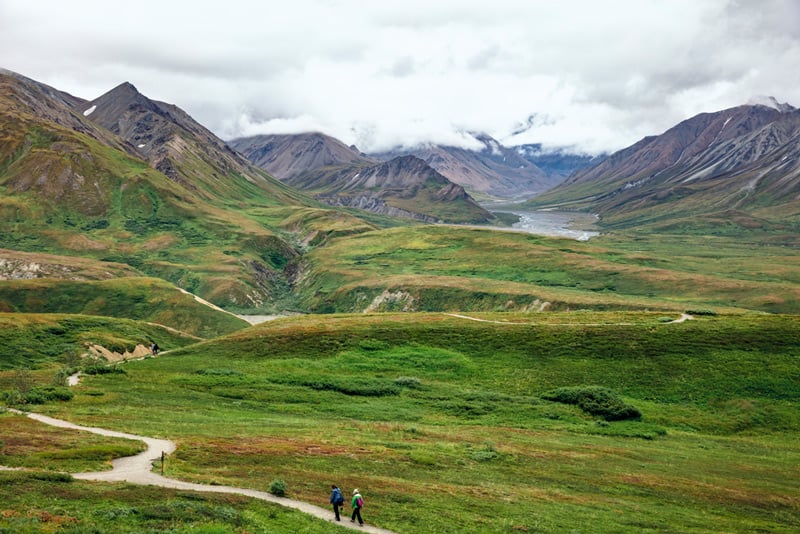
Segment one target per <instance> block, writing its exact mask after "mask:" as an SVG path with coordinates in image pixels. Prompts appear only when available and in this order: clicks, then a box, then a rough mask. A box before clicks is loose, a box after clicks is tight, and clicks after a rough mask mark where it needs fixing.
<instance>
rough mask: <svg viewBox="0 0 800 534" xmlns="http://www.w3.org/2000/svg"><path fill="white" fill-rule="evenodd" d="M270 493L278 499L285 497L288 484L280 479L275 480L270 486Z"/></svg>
mask: <svg viewBox="0 0 800 534" xmlns="http://www.w3.org/2000/svg"><path fill="white" fill-rule="evenodd" d="M269 492H270V493H271V494H273V495H275V496H276V497H285V496H286V482H285V481H283V480H282V479H280V478H278V479H276V480H273V481H272V484H270V485H269Z"/></svg>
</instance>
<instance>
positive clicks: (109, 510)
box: [0, 310, 800, 533]
mask: <svg viewBox="0 0 800 534" xmlns="http://www.w3.org/2000/svg"><path fill="white" fill-rule="evenodd" d="M462 315H465V316H468V317H469V318H466V317H457V316H454V315H448V314H446V313H398V314H391V313H386V314H358V315H328V316H313V315H310V316H299V317H293V318H286V319H281V320H277V321H273V322H270V323H264V324H262V325H259V326H255V327H251V328H247V329H243V330H239V331H237V332H234V333H231V334H228V335H227V336H224V337H220V338H217V339H213V340H208V341H201V342H197V343H191V344H184V345H183V346H182V348H175V349H174V350H171V351H170V352H169V353H168V354H165V355H164V356H162V357H159V358H149V359H145V360H140V361H129V362H126V363H124V364H121V371H120V372H109V373H103V374H94V375H89V376H85V377H84V379H83V381H82V382H81V384H80V385H79V386H77V387H75V388H73V392H74V397H73V398H72V399H71V400H69V401H51V402H47V403H45V404H41V405H37V406H35V409H36V411H40V412H44V413H47V414H50V415H53V416H57V417H62V418H66V419H69V420H71V421H74V422H76V423H79V424H84V425H89V426H99V427H104V428H110V429H114V430H120V431H125V432H132V433H138V434H143V435H148V436H154V437H166V438H169V439H172V440H174V441H176V442H177V444H178V450H177V451H176V452H175V453H174V454H173V455H171V456H170V457H168V459H167V463H166V466H165V471H166V474H167V475H168V476H171V477H175V478H179V479H183V480H190V481H194V482H200V483H205V484H223V485H234V486H240V487H247V488H253V489H258V490H263V491H269V489H270V487H271V484H272V483H273V482H274V481H276V480H283V481H285V483H286V487H287V495H288V496H289V497H291V498H295V499H300V500H304V501H308V502H312V503H316V504H319V505H320V506H327V497H328V488H329V487H330V484H331V483H337V484H338V485H340V486H341V487H342V488H343V489H345V491H351V490H352V488H354V487H358V488H360V489H361V491H362V493H363V494H364V496H365V498H366V502H367V505H366V508H365V510H364V516H365V520H366V521H367V522H368V523H370V524H374V525H378V526H381V527H384V528H388V529H391V530H394V531H396V532H444V533H448V532H453V533H455V532H487V533H493V532H498V533H499V532H795V531H797V530H798V529H800V498H798V495H800V482H798V481H800V476H799V475H800V467H798V466H800V446H798V444H797V439H796V438H797V435H798V432H800V411H798V407H799V406H800V359H799V358H798V356H799V355H798V348H799V347H800V328H798V326H800V321H798V319H797V318H796V317H795V316H790V315H775V314H763V313H717V314H702V315H700V314H698V315H696V316H695V317H694V318H693V319H691V320H688V321H684V322H680V323H674V322H671V321H672V320H674V319H677V318H678V315H679V313H674V312H665V311H663V310H662V311H656V312H633V311H627V312H626V311H606V312H598V311H579V312H575V311H573V312H552V313H522V312H516V313H497V312H484V313H478V312H473V313H467V312H464V313H462ZM475 319H479V320H475ZM58 365H59V362H58V359H57V358H55V357H54V358H53V361H52V362H51V363H49V364H48V362H46V361H43V362H39V364H38V367H37V370H36V373H38V374H36V376H35V377H34V378H35V380H39V381H43V382H44V381H46V380H48V375H49V374H51V373H52V371H53V370H54V369H55V368H56V367H57V366H58ZM14 374H15V371H12V370H8V371H5V372H3V373H2V375H0V378H2V379H4V380H6V384H11V383H13V379H14ZM0 389H3V388H0ZM0 421H2V427H3V428H4V435H3V438H0V439H2V440H3V441H10V438H8V437H6V435H7V434H6V432H8V431H7V430H5V429H8V428H13V429H14V431H13V433H14V434H17V433H20V434H21V435H29V434H30V433H31V432H34V431H33V430H31V429H32V428H35V426H36V425H34V424H32V423H26V424H25V426H24V427H22V426H20V421H22V419H21V418H20V417H19V416H14V415H12V414H4V415H0ZM41 432H42V434H43V435H44V434H45V433H50V434H52V432H51V431H48V430H46V429H45V428H44V427H42V428H41ZM64 439H66V438H64ZM69 439H71V440H75V445H74V446H75V447H78V450H85V451H86V452H85V453H82V454H78V456H80V457H81V458H80V459H75V458H58V457H54V458H47V461H42V460H36V461H31V462H32V463H29V464H25V461H24V460H22V459H21V458H20V456H21V455H22V454H23V453H22V452H20V451H19V450H17V449H14V448H10V447H9V446H8V445H5V444H4V447H3V448H2V449H0V454H2V455H3V456H2V458H3V463H5V464H6V465H28V466H29V467H30V468H32V469H34V470H32V471H21V472H17V471H15V472H5V473H3V472H0V479H2V480H4V483H3V484H2V485H0V496H2V502H3V505H1V506H0V507H2V508H3V509H4V510H0V512H3V513H2V514H0V528H5V529H6V530H9V531H16V530H15V529H17V528H22V527H23V526H24V528H29V529H31V530H29V531H39V530H35V528H41V529H42V530H45V529H47V528H50V527H53V528H50V531H53V532H81V531H86V530H89V531H91V529H92V528H96V529H98V530H99V531H101V532H103V531H110V530H114V531H116V532H142V531H153V532H155V531H171V532H188V531H190V530H191V531H200V532H285V531H297V532H328V531H330V529H331V528H332V527H331V526H330V524H329V523H325V522H323V521H319V520H314V519H312V518H309V517H306V516H302V515H301V514H298V513H296V512H292V511H287V510H278V509H275V507H273V506H271V505H268V504H266V503H255V502H252V501H251V500H248V499H245V498H240V497H221V496H205V495H194V494H191V493H187V492H174V491H167V490H154V489H152V488H139V487H131V486H130V485H124V484H122V485H119V484H118V485H103V484H90V483H85V482H80V481H74V480H69V478H68V477H61V476H57V474H56V473H57V472H58V471H71V470H74V468H75V467H76V466H77V464H76V463H75V462H78V461H80V462H84V463H85V462H89V463H91V462H94V461H96V460H95V459H94V458H97V455H95V456H92V453H91V451H92V450H97V449H98V448H99V449H101V450H104V451H108V450H115V449H114V448H115V447H125V446H126V445H125V444H124V443H123V444H119V443H117V442H116V441H117V440H107V441H104V440H100V442H97V441H96V440H98V439H99V438H96V437H94V438H93V437H91V436H88V435H87V436H71V437H70V438H69ZM37 447H38V449H39V450H41V452H42V453H44V452H45V451H49V450H52V448H53V445H52V443H48V442H44V443H42V444H41V446H38V445H36V444H35V443H34V444H32V445H30V446H29V448H28V449H27V450H26V451H25V452H24V454H25V455H26V457H27V456H31V455H33V454H34V453H36V452H37ZM9 449H10V450H9ZM106 491H107V492H109V493H108V495H109V496H108V497H101V493H102V494H103V495H105V493H104V492H106ZM25 510H27V511H31V510H33V511H35V513H31V512H24V511H25ZM43 514H49V516H48V517H59V518H62V519H61V520H60V521H61V523H59V524H58V525H57V526H56V525H54V524H53V522H52V521H51V522H50V523H47V522H45V521H43V520H42V517H44V516H43ZM112 517H113V519H114V522H113V523H112V522H111V521H110V520H109V518H112ZM63 518H69V519H63ZM26 525H27V526H26ZM48 525H49V526H48ZM34 527H35V528H34ZM81 529H84V530H81ZM20 531H24V529H23V530H20Z"/></svg>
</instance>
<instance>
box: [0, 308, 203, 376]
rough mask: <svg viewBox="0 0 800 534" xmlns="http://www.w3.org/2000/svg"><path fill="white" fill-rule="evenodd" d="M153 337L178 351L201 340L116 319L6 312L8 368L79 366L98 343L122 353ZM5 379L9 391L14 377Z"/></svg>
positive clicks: (0, 340) (2, 330)
mask: <svg viewBox="0 0 800 534" xmlns="http://www.w3.org/2000/svg"><path fill="white" fill-rule="evenodd" d="M151 341H156V342H157V343H158V344H159V347H161V348H162V350H174V349H176V348H179V347H185V346H186V345H190V344H192V343H196V342H197V341H198V338H196V337H194V336H191V335H189V334H185V333H182V332H179V331H177V330H173V329H170V328H166V327H164V326H161V325H157V324H153V323H146V322H143V321H132V320H129V319H117V318H114V317H96V316H86V315H69V314H57V313H46V314H29V313H0V369H2V370H13V369H35V368H48V369H52V368H53V366H56V365H58V364H61V365H65V364H70V365H75V364H76V363H77V360H78V357H79V356H81V355H83V354H86V353H88V352H89V348H90V347H92V346H100V347H104V348H105V349H107V350H109V351H111V352H117V353H120V354H122V353H124V352H126V351H128V352H133V351H134V349H135V348H136V346H137V345H142V346H144V347H149V346H150V342H151ZM68 360H69V361H68ZM4 378H5V379H6V380H5V381H4V385H5V386H6V387H0V389H9V388H10V386H11V383H10V382H9V380H8V378H9V377H4ZM47 385H49V382H48V383H47Z"/></svg>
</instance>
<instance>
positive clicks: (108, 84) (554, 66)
mask: <svg viewBox="0 0 800 534" xmlns="http://www.w3.org/2000/svg"><path fill="white" fill-rule="evenodd" d="M112 11H113V10H112ZM115 17H121V18H124V23H123V22H120V23H119V24H117V23H115V22H114V20H115ZM798 20H800V4H798V3H797V2H794V1H792V0H766V1H758V2H755V1H735V0H708V1H704V2H696V1H695V0H691V1H690V0H671V1H669V2H663V1H659V0H613V1H609V2H581V1H578V0H565V1H563V2H518V1H516V0H497V1H496V2H493V3H491V4H487V3H486V2H484V1H480V2H479V1H477V0H460V1H455V0H440V1H437V2H434V3H431V2H427V1H424V2H423V1H422V0H405V1H403V2H400V1H397V0H387V1H385V2H369V3H363V2H360V1H356V0H297V1H296V2H293V3H291V4H287V5H282V6H280V7H276V6H274V5H269V4H253V3H251V2H244V1H242V0H230V1H229V2H226V3H225V4H224V5H220V4H219V3H217V2H213V3H212V2H209V1H206V0H198V1H197V2H194V3H193V4H192V5H191V7H190V8H186V7H185V6H183V7H182V6H181V5H178V4H177V3H175V4H173V3H164V2H158V3H157V2H154V1H153V0H140V1H139V2H137V3H135V4H131V5H130V6H126V8H125V10H124V12H120V13H118V14H115V13H112V12H110V11H109V6H108V3H107V2H100V1H98V0H82V1H76V2H72V3H69V4H65V3H46V4H43V3H36V2H33V3H31V2H27V3H22V2H14V1H12V0H0V66H2V67H5V68H8V69H11V70H14V71H17V72H19V73H21V74H23V75H26V76H29V77H32V78H35V79H37V80H40V81H43V82H45V83H48V84H50V85H53V86H55V87H58V88H59V89H63V90H66V91H68V92H71V93H73V94H75V95H77V96H81V97H84V98H87V99H91V98H94V97H96V96H98V95H99V94H101V93H103V92H105V91H107V90H109V89H111V88H112V87H114V86H116V85H118V84H119V83H121V82H123V81H130V82H131V83H133V84H134V85H136V86H137V88H139V90H140V91H142V92H143V93H144V94H146V95H147V96H149V97H151V98H154V99H157V100H163V101H167V102H171V103H174V104H176V105H178V106H180V107H182V108H183V109H185V110H186V111H187V112H189V113H190V114H192V115H193V116H194V117H195V118H197V119H198V120H199V121H200V122H202V123H203V124H204V125H206V126H207V127H209V128H210V129H212V130H213V131H214V132H216V133H217V134H218V135H220V136H221V137H224V138H231V137H237V136H242V135H252V134H254V133H268V132H271V133H295V132H300V131H308V130H318V131H323V132H324V133H327V134H329V135H333V136H335V137H337V138H340V139H341V140H342V141H344V142H346V143H348V144H356V145H358V146H359V148H361V149H362V150H384V149H387V148H391V147H396V146H410V145H415V144H420V143H426V142H433V143H447V144H453V145H457V146H465V147H476V148H478V144H477V143H476V142H475V141H474V139H473V138H472V137H471V136H470V134H469V133H468V132H485V133H488V134H489V135H492V136H493V137H496V138H497V139H499V140H501V141H503V142H504V143H518V142H519V143H522V142H525V143H533V142H536V143H542V144H543V145H545V146H546V147H559V146H562V147H563V146H572V147H576V148H577V149H579V150H581V151H584V152H588V153H597V152H603V151H611V150H616V149H619V148H622V147H624V146H627V145H629V144H631V143H633V142H635V141H637V140H638V139H640V138H641V137H644V136H645V135H652V134H658V133H661V132H663V131H664V130H666V129H667V128H669V127H671V126H672V125H674V124H675V123H677V122H679V121H681V120H684V119H686V118H688V117H689V116H691V115H693V114H696V113H699V112H702V111H715V110H718V109H723V108H725V107H731V106H734V105H738V104H742V103H745V102H747V100H748V99H749V98H750V97H751V96H753V95H757V94H764V95H773V96H775V97H776V98H777V99H778V100H779V101H781V102H785V101H788V102H789V103H790V104H794V105H800V71H799V70H798V69H797V68H796V66H797V65H799V64H800V26H798V25H797V21H798ZM52 43H58V46H52ZM531 116H540V117H547V118H548V120H547V121H546V122H535V121H534V122H533V123H532V124H530V127H528V128H526V129H524V131H520V125H521V124H525V123H526V120H527V118H528V117H531Z"/></svg>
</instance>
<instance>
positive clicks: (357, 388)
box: [274, 376, 400, 397]
mask: <svg viewBox="0 0 800 534" xmlns="http://www.w3.org/2000/svg"><path fill="white" fill-rule="evenodd" d="M274 381H275V382H276V383H279V384H288V385H295V386H302V387H307V388H311V389H314V390H317V391H335V392H338V393H343V394H345V395H354V396H361V397H383V396H386V395H398V394H399V393H400V387H399V386H398V385H397V384H396V383H395V382H394V381H392V380H388V379H382V378H363V377H355V378H354V377H347V376H294V377H283V378H280V379H276V380H274Z"/></svg>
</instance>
